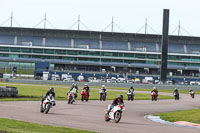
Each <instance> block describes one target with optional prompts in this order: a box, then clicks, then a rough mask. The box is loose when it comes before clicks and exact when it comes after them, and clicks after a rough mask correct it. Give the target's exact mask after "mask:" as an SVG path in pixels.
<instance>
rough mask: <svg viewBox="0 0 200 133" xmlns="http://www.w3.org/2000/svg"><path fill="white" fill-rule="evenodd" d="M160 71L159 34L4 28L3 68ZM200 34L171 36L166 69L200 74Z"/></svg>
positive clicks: (1, 34)
mask: <svg viewBox="0 0 200 133" xmlns="http://www.w3.org/2000/svg"><path fill="white" fill-rule="evenodd" d="M36 62H50V64H51V65H50V68H51V69H60V70H63V71H65V70H66V71H72V70H73V71H76V70H77V71H80V70H81V71H83V70H84V71H97V72H101V71H102V70H105V71H114V72H118V73H120V72H124V71H126V72H128V73H133V74H134V73H142V74H143V73H147V74H159V72H160V64H161V35H152V34H135V33H116V32H97V31H80V30H53V29H34V28H13V27H0V67H1V68H2V67H13V66H16V67H18V68H34V66H35V63H36ZM199 71H200V37H187V36H169V45H168V74H169V73H172V74H173V75H185V76H197V75H198V73H199Z"/></svg>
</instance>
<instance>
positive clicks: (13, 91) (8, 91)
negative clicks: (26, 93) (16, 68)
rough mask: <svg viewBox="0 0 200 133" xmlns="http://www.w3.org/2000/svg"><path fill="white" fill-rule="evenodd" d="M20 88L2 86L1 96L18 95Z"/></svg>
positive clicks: (0, 89) (0, 88)
mask: <svg viewBox="0 0 200 133" xmlns="http://www.w3.org/2000/svg"><path fill="white" fill-rule="evenodd" d="M17 96H18V90H17V88H16V87H8V86H1V87H0V97H17Z"/></svg>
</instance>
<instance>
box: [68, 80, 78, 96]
mask: <svg viewBox="0 0 200 133" xmlns="http://www.w3.org/2000/svg"><path fill="white" fill-rule="evenodd" d="M73 89H75V90H73ZM70 91H74V92H75V98H77V93H78V85H77V84H75V83H72V86H71V88H70V90H69V91H68V93H69V92H70ZM68 93H67V95H68Z"/></svg>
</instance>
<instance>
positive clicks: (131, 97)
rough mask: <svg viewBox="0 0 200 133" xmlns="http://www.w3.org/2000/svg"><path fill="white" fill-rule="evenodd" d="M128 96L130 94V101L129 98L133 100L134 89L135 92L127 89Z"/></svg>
mask: <svg viewBox="0 0 200 133" xmlns="http://www.w3.org/2000/svg"><path fill="white" fill-rule="evenodd" d="M127 96H128V101H129V100H131V101H133V100H134V96H135V93H134V91H133V92H130V91H127Z"/></svg>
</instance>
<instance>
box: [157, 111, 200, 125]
mask: <svg viewBox="0 0 200 133" xmlns="http://www.w3.org/2000/svg"><path fill="white" fill-rule="evenodd" d="M155 116H160V118H161V119H163V120H166V121H170V122H176V121H188V122H193V123H198V124H200V109H192V110H184V111H176V112H166V113H160V114H156V115H155Z"/></svg>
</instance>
